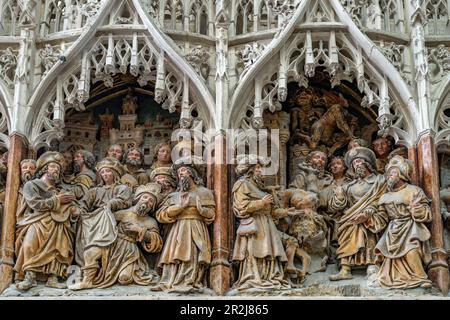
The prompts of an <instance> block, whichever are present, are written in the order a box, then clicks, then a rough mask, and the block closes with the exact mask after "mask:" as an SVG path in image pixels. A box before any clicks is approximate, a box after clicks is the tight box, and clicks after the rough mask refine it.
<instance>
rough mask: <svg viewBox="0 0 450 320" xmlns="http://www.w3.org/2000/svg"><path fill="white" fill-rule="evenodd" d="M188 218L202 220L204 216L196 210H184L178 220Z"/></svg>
mask: <svg viewBox="0 0 450 320" xmlns="http://www.w3.org/2000/svg"><path fill="white" fill-rule="evenodd" d="M188 219H194V220H202V217H201V216H200V215H199V214H198V213H197V212H196V211H195V212H189V211H188V212H183V213H181V214H179V215H178V217H177V220H188Z"/></svg>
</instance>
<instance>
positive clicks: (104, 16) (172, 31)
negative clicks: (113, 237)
mask: <svg viewBox="0 0 450 320" xmlns="http://www.w3.org/2000/svg"><path fill="white" fill-rule="evenodd" d="M449 6H450V3H449V2H448V1H445V0H441V1H436V0H389V1H388V0H363V1H352V0H228V1H226V0H125V1H119V0H58V1H57V0H0V70H1V72H0V115H1V118H0V143H1V147H2V148H3V149H4V150H8V173H7V181H6V202H5V205H4V211H3V225H2V234H1V245H0V249H1V251H0V254H1V257H2V259H1V265H0V283H1V286H0V290H4V289H5V288H6V287H7V286H8V285H9V284H10V283H11V282H12V280H13V273H14V272H13V265H14V255H15V252H14V230H15V228H16V226H15V225H16V216H15V215H16V210H17V206H18V204H17V199H18V195H17V193H18V188H19V184H20V181H19V178H18V177H19V176H20V175H19V174H18V173H19V171H20V169H19V164H20V161H21V160H22V159H24V158H36V157H37V156H39V155H40V154H41V153H42V152H43V151H44V150H49V149H52V150H54V149H55V143H57V147H56V148H58V151H65V150H67V149H70V148H71V147H73V146H74V145H77V144H78V145H81V146H82V147H83V148H85V149H87V150H89V151H91V152H93V153H94V154H95V155H96V156H97V158H98V160H100V158H101V157H102V156H103V155H104V153H105V150H106V147H107V146H108V145H109V144H113V143H119V144H122V145H123V146H124V147H125V148H128V147H132V146H136V145H134V144H135V143H136V141H137V146H138V147H141V148H142V149H143V151H144V156H145V163H146V164H150V162H151V159H152V157H153V154H152V152H153V148H154V146H155V145H156V143H158V142H159V141H160V139H163V140H167V138H168V137H170V133H171V132H172V130H174V129H176V128H191V126H193V124H194V122H195V120H201V121H202V123H203V130H204V131H206V130H212V131H214V132H216V134H215V135H214V138H213V139H215V140H214V141H212V142H214V143H215V144H216V145H223V144H224V143H225V136H224V133H223V132H224V130H226V129H249V128H253V129H256V130H258V129H262V128H268V129H279V130H280V141H279V142H280V143H279V146H280V150H278V152H279V154H280V170H279V171H278V173H277V174H275V175H274V176H273V177H270V179H271V180H270V181H271V182H273V183H276V184H279V185H281V186H282V187H288V185H289V183H290V182H291V180H292V179H293V178H294V177H295V175H296V173H297V171H296V170H298V166H297V165H298V163H299V162H300V161H301V160H302V159H303V158H304V157H306V155H307V154H308V153H309V152H310V151H311V150H315V149H320V150H322V151H325V152H326V153H328V154H329V155H333V154H334V155H342V154H343V148H344V147H345V148H346V144H345V143H341V142H347V143H348V139H349V138H350V137H351V138H355V137H356V138H362V139H364V140H366V141H368V142H369V143H370V142H372V141H373V140H375V139H376V137H377V135H383V136H389V137H391V139H392V142H393V144H394V145H395V147H396V148H400V147H405V148H406V150H407V155H408V157H409V159H411V160H413V161H414V170H413V182H414V183H415V184H417V185H419V186H421V187H422V188H423V189H424V190H425V193H426V194H427V196H428V197H429V198H430V199H431V200H432V202H431V203H432V205H431V207H432V215H433V222H432V223H431V225H430V226H431V234H432V238H431V246H432V255H433V261H432V263H431V264H430V266H429V267H428V275H429V277H430V278H431V279H432V280H433V282H434V283H435V284H436V286H437V287H438V288H440V289H441V291H442V292H445V293H447V292H448V283H449V270H448V264H447V252H446V250H445V245H444V223H443V218H442V215H441V199H440V189H442V188H446V187H447V186H449V185H450V175H449V174H448V172H449V170H450V164H449V163H450V162H448V161H447V160H448V159H450V113H449V112H448V110H449V109H450V12H449V10H450V8H449ZM130 87H131V88H133V95H131V96H130V97H135V98H136V99H137V100H133V101H134V102H132V103H136V104H138V107H137V108H138V109H139V110H143V109H145V108H147V105H148V108H147V109H149V110H150V109H151V110H152V111H151V115H149V116H148V117H146V118H145V120H143V118H142V117H141V114H140V113H139V112H137V109H136V107H135V108H131V110H130V108H124V107H123V106H124V105H125V103H124V102H123V101H124V100H123V99H127V97H128V96H127V94H129V92H130V91H129V88H130ZM113 99H116V100H117V101H119V102H117V106H122V110H119V109H120V108H119V107H116V109H117V110H119V111H117V110H116V111H113V109H114V106H113V104H114V103H113V102H111V101H113ZM129 99H131V98H129ZM146 99H147V100H146ZM150 100H151V102H148V103H147V102H145V101H150ZM136 101H137V102H136ZM305 101H309V102H305ZM108 103H109V104H110V105H111V107H108ZM132 103H131V104H132ZM308 103H309V104H310V106H312V107H313V108H312V109H308V108H307V107H305V106H308ZM337 104H338V105H340V106H342V108H344V109H345V110H341V109H336V108H334V109H333V108H332V107H333V106H334V105H337ZM97 107H98V108H100V109H101V108H103V109H101V110H100V109H95V108H97ZM108 108H109V109H108ZM147 109H146V110H147ZM94 110H100V111H94ZM149 112H150V111H149ZM161 114H163V115H162V116H161ZM84 115H85V116H84ZM325 115H330V117H331V118H334V119H336V118H339V117H340V116H342V117H343V118H344V119H345V120H346V124H347V126H348V127H349V128H350V129H351V130H350V131H348V132H346V131H347V130H346V129H345V128H344V129H343V127H342V125H340V124H339V123H334V122H333V124H332V125H334V126H337V127H336V130H334V131H333V132H330V133H329V135H330V136H329V137H328V138H326V137H325V136H326V134H327V133H326V132H324V133H321V136H318V137H316V138H313V139H312V138H311V135H309V136H308V134H306V137H305V132H306V133H310V132H311V128H310V127H308V126H309V125H310V124H311V123H313V122H315V121H316V120H317V119H324V118H325ZM305 125H306V126H307V127H304V126H305ZM326 125H328V124H326ZM136 129H139V130H136ZM349 132H351V134H349ZM336 134H337V135H336ZM132 135H133V136H132ZM134 135H138V137H136V136H134ZM311 139H312V140H311ZM314 139H316V140H314ZM331 140H332V142H330V141H331ZM80 141H82V143H81V144H80V143H79V142H80ZM130 143H131V144H130ZM220 156H221V157H223V159H225V158H226V157H227V155H226V154H221V155H220ZM216 157H217V155H216ZM437 173H439V174H437ZM234 179H235V177H234V174H233V169H232V166H228V165H224V164H212V165H211V166H209V167H208V170H207V173H206V180H207V185H208V187H210V188H211V189H212V190H214V195H215V202H216V208H217V212H216V218H215V220H214V222H213V225H212V227H211V240H212V263H211V267H210V270H209V279H208V283H209V287H210V288H212V289H213V290H214V291H215V292H216V293H218V294H225V293H226V292H228V291H229V290H230V288H231V286H232V283H233V282H234V280H235V275H233V267H232V265H231V264H230V259H231V254H232V249H233V244H234V240H235V229H236V228H235V220H234V217H233V213H232V209H231V204H230V199H231V186H232V185H233V183H234V182H235V180H234Z"/></svg>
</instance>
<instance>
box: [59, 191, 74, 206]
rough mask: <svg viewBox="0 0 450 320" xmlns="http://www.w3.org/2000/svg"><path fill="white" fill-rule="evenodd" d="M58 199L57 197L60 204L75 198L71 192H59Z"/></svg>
mask: <svg viewBox="0 0 450 320" xmlns="http://www.w3.org/2000/svg"><path fill="white" fill-rule="evenodd" d="M58 199H59V203H60V204H67V203H71V202H72V201H74V200H75V199H76V198H75V196H74V195H73V194H71V193H61V194H59V195H58Z"/></svg>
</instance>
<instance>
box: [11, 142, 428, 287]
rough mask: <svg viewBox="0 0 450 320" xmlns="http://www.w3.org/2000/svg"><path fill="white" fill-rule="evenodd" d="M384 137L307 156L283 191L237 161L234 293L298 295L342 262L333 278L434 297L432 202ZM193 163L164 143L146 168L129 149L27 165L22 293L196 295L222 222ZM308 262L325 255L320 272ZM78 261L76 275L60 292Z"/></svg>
mask: <svg viewBox="0 0 450 320" xmlns="http://www.w3.org/2000/svg"><path fill="white" fill-rule="evenodd" d="M384 140H385V138H379V139H377V140H375V142H374V143H373V147H374V149H375V152H374V151H372V150H371V149H369V148H368V144H367V143H365V142H364V141H363V140H361V139H354V140H352V141H351V142H350V143H349V144H348V151H347V152H346V153H345V155H344V156H343V157H340V156H328V155H327V154H326V153H324V152H322V151H319V150H312V151H311V152H310V153H309V154H308V155H307V157H306V159H305V161H304V162H302V163H300V165H299V169H300V171H299V172H300V173H299V174H298V175H297V176H295V177H292V179H291V182H290V183H289V185H288V188H287V189H285V188H280V187H277V186H265V185H264V182H263V173H264V168H265V167H266V166H268V165H269V164H270V161H269V160H268V159H265V158H263V157H260V156H256V155H246V156H243V157H240V158H238V159H237V160H238V162H237V166H236V168H235V170H236V174H237V179H236V182H235V183H234V185H233V188H232V194H231V196H232V199H231V200H232V212H233V213H234V215H235V217H236V219H237V220H236V221H237V222H238V228H237V230H236V234H235V241H234V248H233V251H232V253H231V255H230V261H231V262H232V263H233V265H235V266H236V269H235V271H236V277H235V279H236V281H235V283H234V284H233V289H236V290H253V289H256V290H284V289H289V288H293V287H296V286H298V285H301V283H302V282H303V281H304V280H305V278H306V277H307V276H308V274H310V273H312V272H318V271H326V270H327V266H328V264H330V263H338V266H339V272H338V273H336V274H332V275H330V276H329V280H330V281H340V280H348V279H352V277H353V275H352V271H353V270H354V269H356V268H366V269H367V273H368V274H372V275H373V274H375V275H376V281H375V283H376V285H379V286H381V287H383V288H401V289H406V288H415V287H419V286H420V287H425V288H426V287H430V286H431V281H430V280H428V279H427V274H426V266H427V264H428V263H429V262H430V260H431V258H430V245H429V239H430V232H429V231H428V229H427V223H429V222H430V221H431V210H430V205H429V199H428V198H427V197H426V196H425V194H424V192H423V191H422V189H420V188H419V187H417V186H414V185H412V184H411V172H412V163H411V162H410V161H409V160H407V159H406V158H404V156H402V155H400V154H399V152H394V153H393V152H389V151H390V150H387V148H390V145H389V144H388V143H387V141H384ZM386 154H387V156H386ZM194 158H195V157H194V156H184V157H182V158H180V159H178V160H177V161H176V162H175V163H172V161H171V147H170V145H169V144H165V143H162V144H160V145H158V146H157V147H156V150H155V159H154V162H153V164H152V166H151V167H150V168H149V169H148V170H145V169H144V168H143V165H142V164H143V161H142V160H143V154H142V153H141V151H140V150H139V149H136V148H131V149H129V150H127V151H126V152H124V150H123V148H122V147H121V146H120V145H112V146H111V147H110V148H109V150H108V152H107V154H106V157H105V158H104V159H101V160H100V161H98V162H96V161H95V158H94V156H93V154H92V153H91V152H89V151H86V150H79V151H76V152H75V153H73V154H72V153H70V152H65V153H64V154H61V153H59V152H54V151H48V152H45V153H44V154H42V155H41V156H40V157H39V158H38V159H37V161H35V160H31V159H25V160H23V161H22V163H21V181H22V184H21V186H20V190H19V200H18V211H17V227H16V244H15V252H16V263H15V267H14V270H15V280H16V284H15V285H16V287H17V288H18V289H20V290H28V289H30V288H32V287H34V286H36V285H37V281H45V283H46V285H47V286H49V287H54V288H67V287H68V288H69V289H71V290H82V289H89V288H107V287H110V286H112V285H114V284H116V283H119V284H122V285H128V284H132V283H134V284H138V285H143V286H149V287H150V289H151V290H152V291H165V292H181V293H193V292H201V291H204V290H205V288H206V275H207V274H208V268H209V265H210V264H211V238H210V233H209V227H208V226H209V225H210V224H211V223H212V222H213V221H214V219H215V215H216V212H215V201H214V195H213V192H212V191H211V190H209V189H207V188H205V187H204V182H203V178H202V169H203V168H201V165H198V163H201V161H199V160H198V159H194ZM383 166H384V167H383ZM312 256H319V257H320V265H319V266H318V267H314V269H315V270H310V269H311V263H312ZM75 264H76V265H78V266H79V268H80V270H81V274H80V275H79V279H78V280H77V281H76V282H75V283H70V284H69V285H67V278H68V276H69V267H70V266H71V265H75Z"/></svg>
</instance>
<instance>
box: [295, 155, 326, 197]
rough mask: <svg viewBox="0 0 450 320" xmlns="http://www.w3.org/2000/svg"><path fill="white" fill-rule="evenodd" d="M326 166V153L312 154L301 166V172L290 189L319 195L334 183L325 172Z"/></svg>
mask: <svg viewBox="0 0 450 320" xmlns="http://www.w3.org/2000/svg"><path fill="white" fill-rule="evenodd" d="M326 165H327V155H326V154H325V153H324V152H322V151H312V152H310V153H309V154H308V156H307V157H306V160H305V162H304V163H300V164H299V168H300V172H299V174H298V175H297V176H296V177H295V179H294V181H292V182H291V184H290V185H289V187H290V188H294V189H302V190H305V191H310V192H314V193H316V194H319V193H320V192H321V191H322V190H323V189H324V188H326V187H327V186H329V185H330V184H331V182H332V181H333V177H332V176H331V175H330V174H329V173H328V172H326V171H325V168H326Z"/></svg>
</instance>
